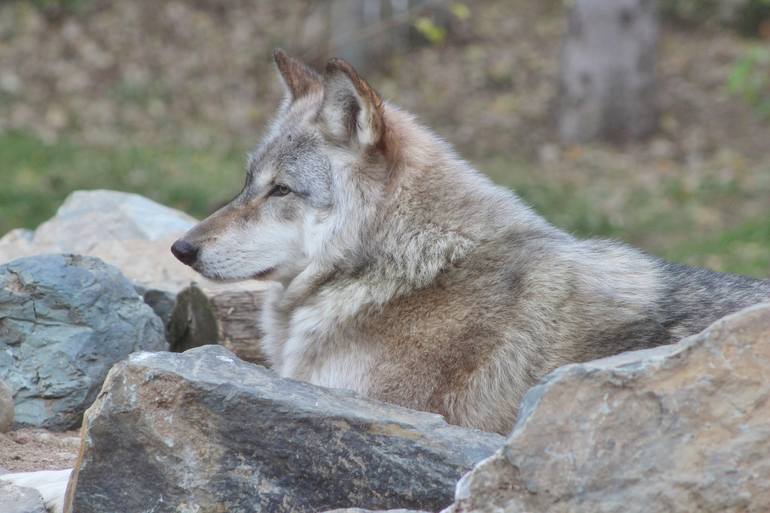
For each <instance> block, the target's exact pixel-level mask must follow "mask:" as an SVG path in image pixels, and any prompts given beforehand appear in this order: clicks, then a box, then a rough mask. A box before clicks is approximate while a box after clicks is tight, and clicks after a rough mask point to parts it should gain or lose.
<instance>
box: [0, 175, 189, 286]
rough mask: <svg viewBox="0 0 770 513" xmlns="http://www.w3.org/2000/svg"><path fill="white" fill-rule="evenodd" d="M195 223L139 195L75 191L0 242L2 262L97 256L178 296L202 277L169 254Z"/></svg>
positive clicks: (135, 278)
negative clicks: (42, 218)
mask: <svg viewBox="0 0 770 513" xmlns="http://www.w3.org/2000/svg"><path fill="white" fill-rule="evenodd" d="M196 222H197V221H196V220H195V219H194V218H192V217H190V216H188V215H187V214H185V213H183V212H180V211H178V210H174V209H171V208H168V207H166V206H163V205H160V204H158V203H155V202H154V201H152V200H149V199H147V198H145V197H143V196H139V195H137V194H130V193H126V192H117V191H108V190H94V191H75V192H73V193H72V194H70V195H69V196H68V197H67V199H65V200H64V203H62V205H61V207H59V210H58V211H57V212H56V215H55V216H54V217H52V218H51V219H49V220H48V221H46V222H45V223H43V224H41V225H40V226H38V227H37V229H36V230H35V231H34V232H30V231H29V230H13V231H12V232H10V233H8V234H7V235H6V236H5V237H3V238H2V239H0V263H2V262H7V261H10V260H13V259H16V258H20V257H23V256H31V255H39V254H43V253H73V254H79V255H89V256H95V257H98V258H101V259H102V260H104V261H105V262H107V263H109V264H112V265H114V266H115V267H117V268H118V269H120V270H121V272H122V273H123V274H124V275H125V276H126V277H127V278H129V279H130V280H131V281H133V282H134V283H136V284H138V285H141V286H144V287H145V288H148V289H153V288H155V289H160V290H170V291H172V292H174V293H176V292H177V291H179V290H181V289H182V288H184V287H186V286H187V285H189V283H190V281H191V280H193V279H200V278H199V277H198V275H196V273H195V272H194V271H193V270H192V269H190V268H188V267H186V266H184V265H181V264H180V263H179V262H178V261H177V260H176V259H175V258H174V257H173V256H172V255H171V253H170V252H169V248H170V247H171V244H172V243H173V242H174V240H175V239H176V238H177V237H178V236H179V235H180V234H182V233H184V232H185V231H187V230H188V229H189V228H190V227H191V226H193V225H194V224H195V223H196Z"/></svg>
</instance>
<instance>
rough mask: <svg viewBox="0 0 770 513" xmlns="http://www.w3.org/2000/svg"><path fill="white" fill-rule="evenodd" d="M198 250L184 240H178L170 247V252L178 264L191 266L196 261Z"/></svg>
mask: <svg viewBox="0 0 770 513" xmlns="http://www.w3.org/2000/svg"><path fill="white" fill-rule="evenodd" d="M198 251H199V248H197V247H196V246H193V245H192V244H190V243H189V242H187V241H186V240H184V239H179V240H178V241H176V242H175V243H174V244H173V245H172V246H171V252H172V253H173V254H174V256H175V257H177V259H179V261H180V262H182V263H183V264H185V265H192V264H194V263H195V261H196V260H197V259H198Z"/></svg>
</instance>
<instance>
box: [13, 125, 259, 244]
mask: <svg viewBox="0 0 770 513" xmlns="http://www.w3.org/2000/svg"><path fill="white" fill-rule="evenodd" d="M0 155H2V160H0V174H1V175H2V183H3V187H2V188H1V189H0V232H1V233H5V232H7V231H9V230H11V229H13V228H18V227H24V228H34V227H36V226H37V225H38V224H40V223H41V222H42V221H45V220H46V219H48V218H50V217H51V216H52V215H54V213H55V212H56V209H57V208H58V206H59V204H61V202H62V200H63V199H64V198H65V197H66V196H67V195H68V194H69V193H70V192H72V191H73V190H77V189H115V190H121V191H129V192H136V193H138V194H142V195H144V196H147V197H149V198H152V199H153V200H155V201H158V202H160V203H163V204H166V205H171V206H173V207H175V208H179V209H181V210H184V211H186V212H189V213H191V214H193V215H195V216H198V217H201V216H203V215H205V214H206V213H207V212H210V211H211V210H213V209H214V208H215V207H217V206H219V205H221V204H222V203H224V202H225V201H227V200H228V199H230V198H231V197H232V196H234V195H235V193H237V192H238V191H239V190H240V187H241V186H242V183H243V163H244V161H245V152H244V151H239V150H235V149H233V150H222V149H210V150H201V149H188V148H181V147H176V146H166V147H163V146H159V147H151V148H150V147H141V148H139V147H133V148H106V147H98V146H84V145H78V144H74V143H71V142H57V143H54V144H46V143H44V142H43V141H41V140H39V139H37V138H34V137H31V136H28V135H24V134H20V133H10V134H4V135H0Z"/></svg>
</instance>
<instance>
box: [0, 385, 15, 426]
mask: <svg viewBox="0 0 770 513" xmlns="http://www.w3.org/2000/svg"><path fill="white" fill-rule="evenodd" d="M13 415H14V406H13V390H11V387H9V386H8V385H6V384H5V381H2V380H0V433H6V432H7V431H8V430H9V429H11V425H13Z"/></svg>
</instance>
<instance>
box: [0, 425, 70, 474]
mask: <svg viewBox="0 0 770 513" xmlns="http://www.w3.org/2000/svg"><path fill="white" fill-rule="evenodd" d="M79 448H80V433H79V432H78V431H64V432H54V431H48V430H45V429H37V428H22V429H17V430H15V431H11V432H8V433H0V474H2V473H6V472H31V471H35V470H60V469H65V468H72V466H74V464H75V459H76V458H77V455H78V449H79Z"/></svg>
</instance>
